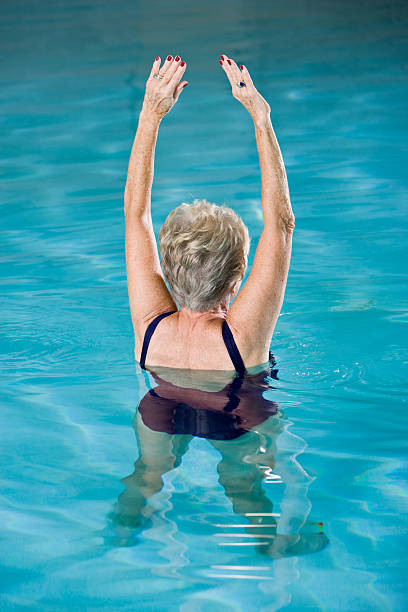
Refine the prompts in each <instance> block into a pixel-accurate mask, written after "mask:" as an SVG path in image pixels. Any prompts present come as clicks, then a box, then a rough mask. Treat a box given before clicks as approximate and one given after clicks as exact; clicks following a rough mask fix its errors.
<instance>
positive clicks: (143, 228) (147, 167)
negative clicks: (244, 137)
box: [124, 56, 187, 342]
mask: <svg viewBox="0 0 408 612" xmlns="http://www.w3.org/2000/svg"><path fill="white" fill-rule="evenodd" d="M177 57H178V56H177ZM169 58H171V59H169ZM159 67H160V58H156V60H155V61H154V63H153V67H152V70H151V73H150V76H149V78H148V80H147V82H146V93H145V97H144V100H143V106H142V110H141V112H140V115H139V123H138V127H137V131H136V136H135V139H134V142H133V146H132V151H131V155H130V160H129V167H128V174H127V180H126V187H125V195H124V209H125V220H126V237H125V247H126V271H127V281H128V293H129V303H130V311H131V315H132V322H133V327H134V330H135V340H139V342H141V340H142V338H143V335H144V332H145V329H146V327H147V325H148V324H149V322H150V321H151V320H152V319H153V318H154V317H155V316H156V315H157V314H160V313H161V312H165V311H169V310H177V307H176V304H175V303H174V300H173V299H172V297H171V295H170V293H169V291H168V289H167V287H166V284H165V282H164V278H163V274H162V270H161V266H160V261H159V254H158V250H157V244H156V239H155V235H154V230H153V223H152V216H151V190H152V182H153V174H154V153H155V147H156V142H157V135H158V131H159V126H160V122H161V120H162V118H163V117H164V115H165V114H166V113H168V112H169V110H170V109H171V108H172V107H173V105H174V104H175V103H176V102H177V100H178V97H179V95H180V92H181V90H182V89H183V87H184V85H185V84H187V81H182V82H180V79H181V77H182V75H183V74H184V72H185V69H186V64H185V62H180V58H179V57H178V60H176V59H174V60H173V58H172V57H171V56H168V57H167V59H166V61H165V63H164V64H163V67H162V69H161V70H160V74H161V75H162V76H163V78H162V79H155V78H153V75H154V74H157V73H158V72H159Z"/></svg>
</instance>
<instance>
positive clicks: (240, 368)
mask: <svg viewBox="0 0 408 612" xmlns="http://www.w3.org/2000/svg"><path fill="white" fill-rule="evenodd" d="M174 312H177V311H176V310H172V311H171V312H163V313H162V314H159V315H158V316H157V317H156V318H155V319H153V321H152V322H151V323H149V325H148V327H147V329H146V332H145V335H144V338H143V346H142V353H141V355H140V366H141V367H142V368H143V369H144V370H145V369H146V368H145V363H146V354H147V349H148V348H149V343H150V340H151V337H152V336H153V332H154V330H155V329H156V327H157V325H158V324H159V323H160V321H161V320H162V319H164V317H168V316H169V315H171V314H173V313H174ZM222 338H223V340H224V342H225V346H226V347H227V351H228V354H229V356H230V357H231V361H232V363H233V364H234V368H235V369H236V371H237V372H238V374H239V375H240V376H243V375H244V374H245V372H246V369H245V365H244V362H243V361H242V357H241V355H240V352H239V350H238V347H237V345H236V344H235V340H234V336H233V335H232V332H231V330H230V328H229V326H228V323H227V321H225V320H224V322H223V324H222Z"/></svg>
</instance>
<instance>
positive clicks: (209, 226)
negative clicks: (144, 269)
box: [159, 198, 250, 312]
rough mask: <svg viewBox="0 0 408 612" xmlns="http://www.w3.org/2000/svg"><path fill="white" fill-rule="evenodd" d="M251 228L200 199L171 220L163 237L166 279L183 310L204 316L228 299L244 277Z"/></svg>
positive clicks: (175, 212)
mask: <svg viewBox="0 0 408 612" xmlns="http://www.w3.org/2000/svg"><path fill="white" fill-rule="evenodd" d="M249 245H250V238H249V233H248V228H247V227H246V225H245V223H244V222H243V221H242V219H241V218H240V217H239V216H238V215H237V214H236V213H235V212H234V211H233V210H232V208H229V207H227V206H224V205H221V206H220V205H217V204H213V203H211V202H208V201H207V200H206V199H202V200H200V199H197V198H196V199H195V200H194V201H193V203H192V204H187V203H185V202H183V203H182V204H180V206H177V208H175V209H174V210H172V211H171V213H170V214H169V215H168V217H167V219H166V221H165V222H164V224H163V226H162V228H161V230H160V234H159V248H160V254H161V263H162V269H163V274H164V277H165V279H166V281H167V282H168V284H169V287H170V291H171V293H172V294H173V297H174V298H175V300H176V301H177V302H178V304H179V305H180V306H185V307H187V308H189V309H190V310H195V311H198V312H204V311H209V310H212V309H213V308H216V307H217V306H218V305H219V304H221V303H222V302H223V301H224V300H225V299H226V298H228V296H229V294H230V292H231V291H232V288H233V286H234V284H235V283H236V282H237V280H239V278H240V277H241V276H243V275H244V273H245V270H246V267H247V263H248V253H249Z"/></svg>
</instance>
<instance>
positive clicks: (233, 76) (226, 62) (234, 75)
mask: <svg viewBox="0 0 408 612" xmlns="http://www.w3.org/2000/svg"><path fill="white" fill-rule="evenodd" d="M220 57H221V61H222V67H223V68H224V71H225V72H226V74H227V77H228V79H229V82H230V83H231V85H232V87H234V86H236V85H237V83H239V81H240V80H241V78H242V76H241V71H240V69H239V68H238V66H237V65H236V63H235V62H234V60H232V59H231V58H230V57H228V56H227V55H221V56H220Z"/></svg>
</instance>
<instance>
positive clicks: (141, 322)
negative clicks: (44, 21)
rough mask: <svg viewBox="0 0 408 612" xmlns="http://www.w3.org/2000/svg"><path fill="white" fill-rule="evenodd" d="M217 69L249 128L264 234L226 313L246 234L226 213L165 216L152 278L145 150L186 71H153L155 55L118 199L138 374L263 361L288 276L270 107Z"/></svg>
mask: <svg viewBox="0 0 408 612" xmlns="http://www.w3.org/2000/svg"><path fill="white" fill-rule="evenodd" d="M220 64H221V66H222V68H223V69H224V71H225V73H226V75H227V77H228V79H229V81H230V83H231V87H232V95H233V96H234V98H236V99H237V100H238V101H239V102H241V103H242V104H243V106H244V107H245V108H246V109H247V111H248V112H249V113H250V115H251V117H252V119H253V121H254V127H255V136H256V142H257V147H258V152H259V159H260V167H261V179H262V211H263V218H264V228H263V231H262V235H261V237H260V240H259V243H258V246H257V249H256V253H255V259H254V263H253V266H252V270H251V273H250V274H249V277H248V279H247V281H246V283H245V285H244V287H243V288H242V290H241V291H240V293H239V295H237V297H236V299H235V300H234V302H233V303H232V305H231V307H230V308H229V303H230V301H231V300H232V298H233V297H234V296H235V295H236V294H237V292H238V290H239V288H240V284H241V281H242V278H243V275H244V272H245V269H246V265H247V256H248V251H249V236H248V230H247V228H246V227H245V225H244V224H243V222H242V221H241V220H240V219H239V217H238V216H237V215H236V214H235V213H234V212H233V211H232V210H231V209H229V208H227V207H224V206H217V205H215V204H210V203H208V202H207V201H206V200H203V201H200V200H195V202H194V204H193V205H192V206H190V205H188V204H182V205H181V206H179V207H178V208H176V209H175V210H173V211H172V212H171V213H170V215H169V216H168V218H167V220H166V222H165V223H164V225H163V227H162V229H161V231H160V240H159V246H160V251H161V256H162V263H163V271H162V269H161V266H160V262H159V255H158V251H157V247H156V241H155V237H154V231H153V225H152V219H151V210H150V199H151V187H152V180H153V168H154V152H155V145H156V140H157V133H158V129H159V126H160V122H161V120H162V119H163V117H164V116H165V115H166V114H167V113H168V112H169V111H170V109H171V108H172V107H173V105H174V104H175V103H176V102H177V100H178V98H179V96H180V93H181V90H182V89H183V87H185V85H187V81H184V80H182V77H183V75H184V73H185V71H186V68H187V66H186V63H185V62H184V61H181V58H180V57H179V56H177V57H175V58H174V59H173V57H172V56H171V55H169V56H168V57H167V59H166V61H165V62H164V64H163V66H162V67H161V68H160V57H156V60H155V61H154V62H153V66H152V69H151V73H150V75H149V78H148V80H147V83H146V92H145V97H144V101H143V105H142V110H141V112H140V116H139V124H138V129H137V132H136V136H135V140H134V143H133V147H132V152H131V156H130V162H129V169H128V176H127V181H126V188H125V198H124V200H125V218H126V264H127V277H128V291H129V301H130V309H131V315H132V322H133V327H134V331H135V357H136V359H137V360H139V361H140V365H141V366H142V368H145V366H146V364H148V365H149V367H152V366H162V367H166V368H178V369H179V368H182V369H195V370H227V371H231V370H232V369H235V370H236V371H237V372H238V374H240V375H242V374H245V372H247V370H248V368H252V367H254V366H257V365H259V364H265V363H266V362H267V361H268V358H269V346H270V343H271V339H272V334H273V331H274V328H275V325H276V321H277V318H278V316H279V312H280V309H281V307H282V302H283V296H284V291H285V286H286V279H287V275H288V269H289V262H290V255H291V247H292V233H293V228H294V216H293V212H292V208H291V203H290V196H289V189H288V183H287V178H286V172H285V166H284V163H283V159H282V155H281V152H280V149H279V145H278V142H277V140H276V136H275V133H274V130H273V128H272V124H271V120H270V112H271V109H270V106H269V104H268V103H267V102H266V100H265V99H264V98H263V97H262V96H261V95H260V93H259V92H258V91H257V90H256V88H255V86H254V84H253V82H252V79H251V77H250V74H249V72H248V70H247V69H246V67H245V66H241V70H240V69H239V68H238V66H237V65H236V63H235V62H234V61H233V60H232V59H231V58H228V57H227V56H226V55H222V56H221V60H220ZM163 273H164V276H163ZM164 277H165V278H166V280H167V282H168V285H169V287H170V290H171V293H170V292H169V290H168V289H167V286H166V283H165V280H164ZM176 302H178V304H179V306H180V309H178V308H177V305H176ZM160 322H161V323H160ZM159 323H160V325H159ZM156 328H157V329H156ZM153 332H154V335H153Z"/></svg>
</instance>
